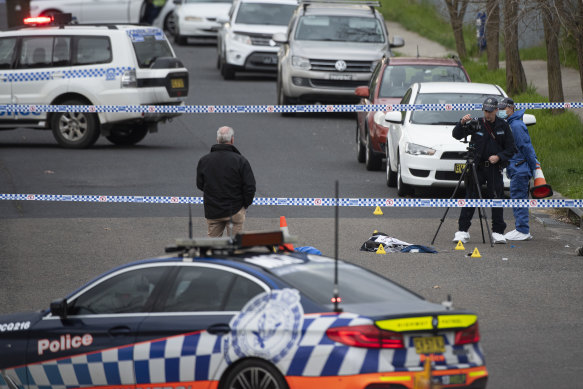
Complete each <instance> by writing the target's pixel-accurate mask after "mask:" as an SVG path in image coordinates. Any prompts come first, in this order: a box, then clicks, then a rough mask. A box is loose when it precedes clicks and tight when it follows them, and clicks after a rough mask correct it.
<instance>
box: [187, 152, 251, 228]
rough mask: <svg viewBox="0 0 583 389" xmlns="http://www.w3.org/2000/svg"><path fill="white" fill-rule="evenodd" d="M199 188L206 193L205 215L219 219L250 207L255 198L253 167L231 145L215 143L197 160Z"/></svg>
mask: <svg viewBox="0 0 583 389" xmlns="http://www.w3.org/2000/svg"><path fill="white" fill-rule="evenodd" d="M196 172H197V173H196V186H197V188H198V189H200V190H202V191H203V194H204V216H205V217H206V218H207V219H220V218H223V217H229V216H232V215H234V214H235V213H237V212H238V211H239V210H240V209H241V208H242V207H244V208H247V207H249V206H250V205H251V203H252V202H253V197H254V196H255V176H254V175H253V170H251V165H250V164H249V162H248V161H247V159H246V158H245V157H243V156H242V155H241V153H240V152H239V150H237V148H236V147H235V146H233V145H231V144H222V143H221V144H215V145H213V146H212V147H211V152H210V153H209V154H207V155H205V156H203V157H202V158H201V159H200V160H199V161H198V166H197V169H196Z"/></svg>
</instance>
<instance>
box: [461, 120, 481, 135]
mask: <svg viewBox="0 0 583 389" xmlns="http://www.w3.org/2000/svg"><path fill="white" fill-rule="evenodd" d="M464 127H465V128H466V131H467V133H468V135H474V134H475V133H476V132H478V131H480V122H479V121H478V118H471V119H470V120H469V121H468V122H466V124H465V125H464Z"/></svg>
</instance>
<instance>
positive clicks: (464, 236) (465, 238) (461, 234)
mask: <svg viewBox="0 0 583 389" xmlns="http://www.w3.org/2000/svg"><path fill="white" fill-rule="evenodd" d="M453 241H454V242H460V241H461V242H462V243H468V242H469V241H470V233H469V232H467V231H458V232H456V233H455V236H454V237H453Z"/></svg>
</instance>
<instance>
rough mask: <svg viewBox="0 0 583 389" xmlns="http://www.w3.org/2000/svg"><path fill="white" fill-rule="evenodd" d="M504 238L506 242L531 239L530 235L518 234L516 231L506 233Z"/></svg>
mask: <svg viewBox="0 0 583 389" xmlns="http://www.w3.org/2000/svg"><path fill="white" fill-rule="evenodd" d="M504 237H505V238H506V240H531V239H532V235H530V234H528V233H527V234H525V233H524V232H520V231H518V230H512V231H510V232H507V233H506V235H504Z"/></svg>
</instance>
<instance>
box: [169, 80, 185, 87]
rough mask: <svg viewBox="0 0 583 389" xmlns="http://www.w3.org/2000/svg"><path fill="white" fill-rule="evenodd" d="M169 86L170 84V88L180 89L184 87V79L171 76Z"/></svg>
mask: <svg viewBox="0 0 583 389" xmlns="http://www.w3.org/2000/svg"><path fill="white" fill-rule="evenodd" d="M170 86H172V89H182V88H184V80H183V79H182V78H173V79H171V80H170Z"/></svg>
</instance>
